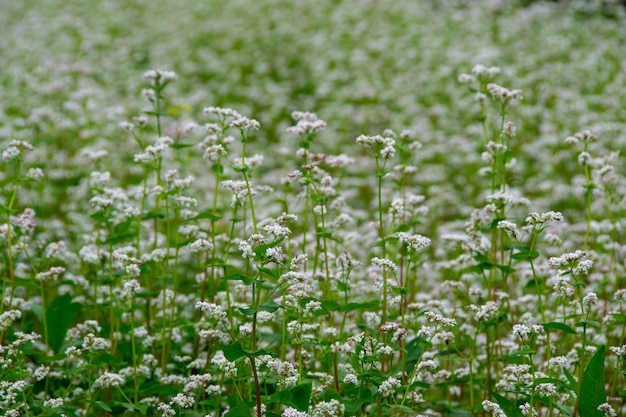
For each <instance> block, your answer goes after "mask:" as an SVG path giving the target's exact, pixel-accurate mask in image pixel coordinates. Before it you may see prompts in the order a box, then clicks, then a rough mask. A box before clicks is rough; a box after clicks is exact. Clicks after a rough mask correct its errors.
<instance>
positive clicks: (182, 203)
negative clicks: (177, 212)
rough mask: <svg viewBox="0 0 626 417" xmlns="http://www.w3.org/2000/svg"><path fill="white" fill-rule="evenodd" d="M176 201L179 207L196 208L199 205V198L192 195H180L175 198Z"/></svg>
mask: <svg viewBox="0 0 626 417" xmlns="http://www.w3.org/2000/svg"><path fill="white" fill-rule="evenodd" d="M174 202H175V203H176V205H177V206H178V207H185V208H196V207H198V200H196V199H195V198H192V197H187V196H184V195H180V196H178V197H176V198H175V199H174Z"/></svg>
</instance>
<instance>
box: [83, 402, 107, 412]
mask: <svg viewBox="0 0 626 417" xmlns="http://www.w3.org/2000/svg"><path fill="white" fill-rule="evenodd" d="M82 402H84V403H85V404H91V405H97V406H98V407H100V408H101V409H103V410H104V411H107V412H109V413H110V412H111V411H113V410H112V409H111V407H109V406H108V405H107V404H106V403H104V402H102V401H91V400H82Z"/></svg>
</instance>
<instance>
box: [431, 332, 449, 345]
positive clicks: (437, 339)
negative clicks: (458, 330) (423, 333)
mask: <svg viewBox="0 0 626 417" xmlns="http://www.w3.org/2000/svg"><path fill="white" fill-rule="evenodd" d="M452 343H454V333H452V332H439V333H436V334H435V336H433V344H438V345H450V344H452Z"/></svg>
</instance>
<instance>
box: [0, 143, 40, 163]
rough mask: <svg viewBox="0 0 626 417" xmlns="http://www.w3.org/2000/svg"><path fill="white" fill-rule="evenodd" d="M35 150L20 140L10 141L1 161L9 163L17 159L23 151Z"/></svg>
mask: <svg viewBox="0 0 626 417" xmlns="http://www.w3.org/2000/svg"><path fill="white" fill-rule="evenodd" d="M34 149H35V148H34V147H33V145H31V144H30V143H28V142H25V141H22V140H12V141H11V142H9V145H8V146H7V148H6V149H5V150H4V151H3V152H2V159H4V160H5V161H11V160H14V159H18V158H19V157H20V156H21V155H22V152H23V151H32V150H34Z"/></svg>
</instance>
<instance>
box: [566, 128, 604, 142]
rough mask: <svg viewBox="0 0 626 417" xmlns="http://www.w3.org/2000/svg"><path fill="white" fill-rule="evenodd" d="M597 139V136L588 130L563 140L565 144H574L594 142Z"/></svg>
mask: <svg viewBox="0 0 626 417" xmlns="http://www.w3.org/2000/svg"><path fill="white" fill-rule="evenodd" d="M597 139H598V136H597V135H596V134H595V133H593V132H592V131H590V130H583V131H580V132H578V133H575V134H574V136H568V137H567V138H565V143H567V144H576V143H578V142H594V141H596V140H597Z"/></svg>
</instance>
